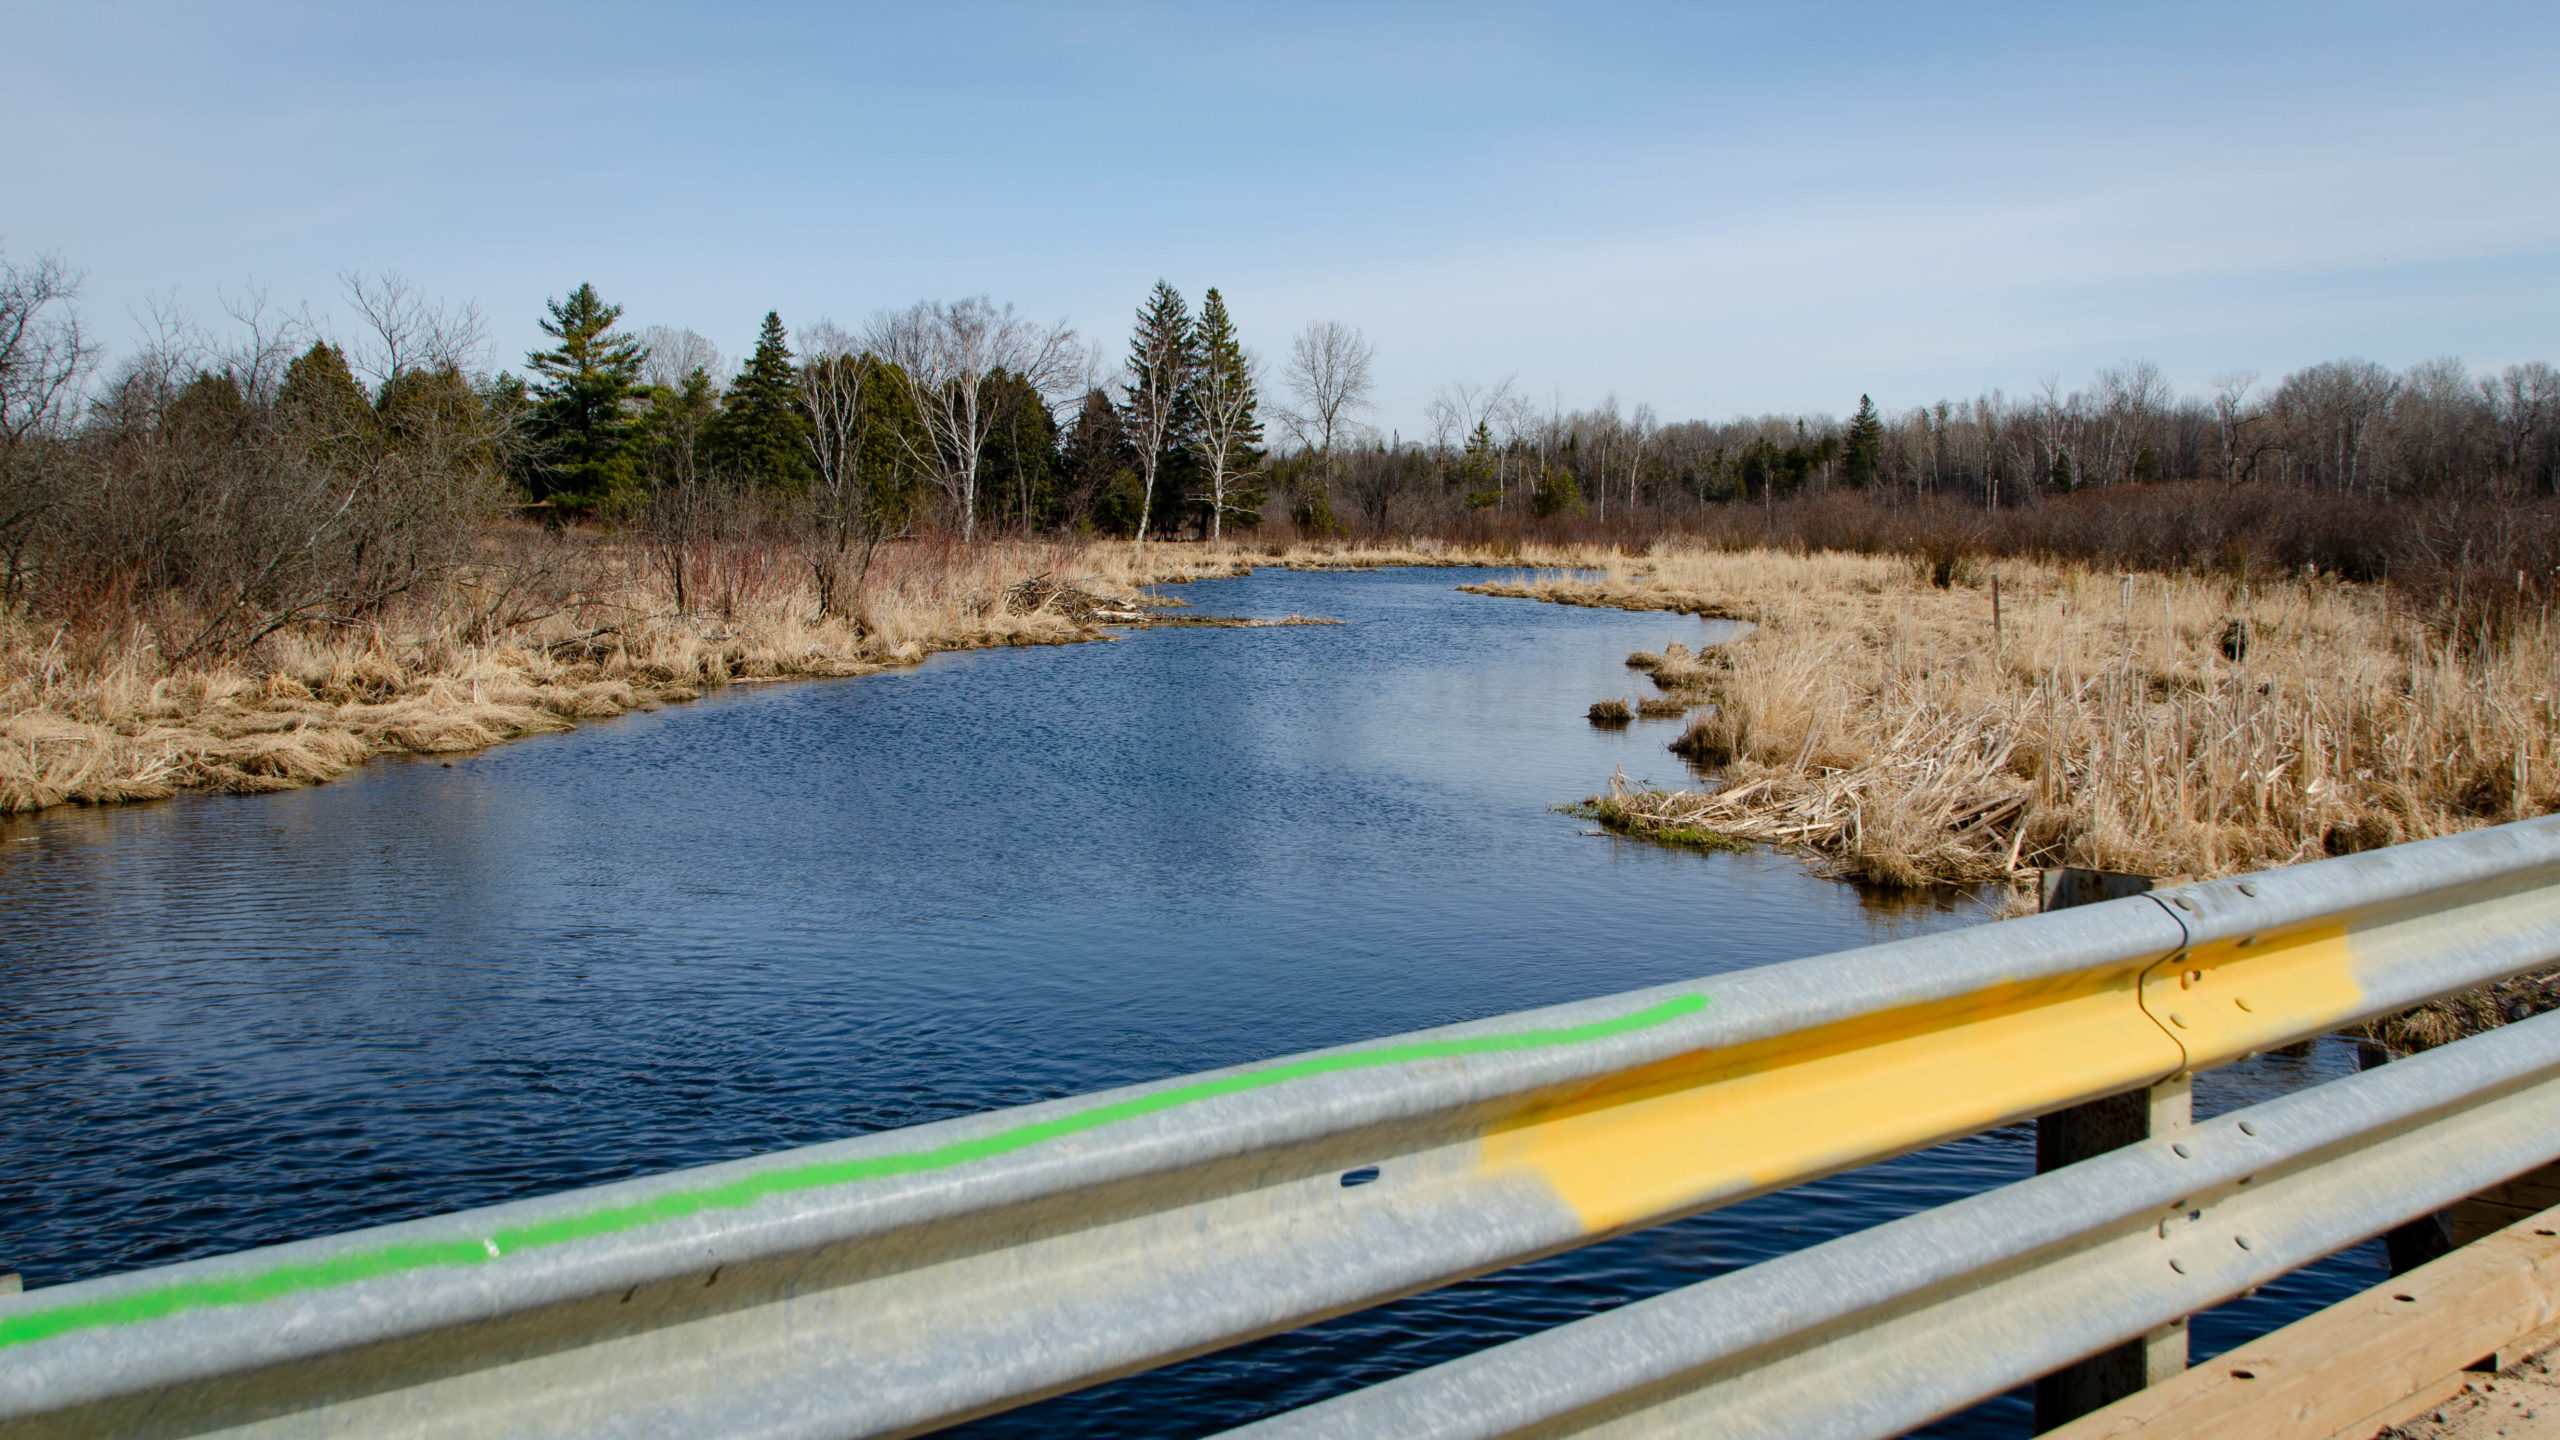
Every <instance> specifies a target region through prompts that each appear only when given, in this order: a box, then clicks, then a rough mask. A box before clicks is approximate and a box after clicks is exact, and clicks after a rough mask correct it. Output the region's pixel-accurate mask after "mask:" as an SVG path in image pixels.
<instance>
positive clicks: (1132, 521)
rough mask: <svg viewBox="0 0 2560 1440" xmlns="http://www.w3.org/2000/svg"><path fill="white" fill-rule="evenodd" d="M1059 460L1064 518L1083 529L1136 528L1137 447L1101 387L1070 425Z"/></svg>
mask: <svg viewBox="0 0 2560 1440" xmlns="http://www.w3.org/2000/svg"><path fill="white" fill-rule="evenodd" d="M1058 466H1059V470H1060V472H1061V478H1062V480H1063V482H1064V486H1065V493H1064V494H1063V495H1061V496H1060V497H1059V500H1060V503H1059V509H1060V510H1061V512H1063V513H1062V514H1061V517H1060V518H1062V519H1064V520H1065V521H1066V522H1067V523H1068V524H1069V525H1072V526H1074V527H1075V529H1076V530H1077V531H1078V532H1079V533H1081V532H1083V531H1086V530H1101V531H1103V532H1104V533H1106V534H1111V535H1129V534H1134V533H1136V531H1137V528H1138V515H1139V511H1140V508H1141V503H1142V502H1141V497H1140V496H1139V494H1138V452H1137V448H1136V447H1135V446H1133V445H1131V444H1130V443H1129V429H1128V427H1127V426H1126V425H1124V424H1122V423H1121V416H1120V409H1119V407H1118V406H1116V405H1113V404H1112V403H1111V396H1110V395H1109V394H1107V393H1106V392H1104V391H1102V390H1100V389H1093V390H1088V391H1086V392H1085V397H1084V405H1083V407H1082V408H1081V409H1080V410H1079V411H1078V412H1077V413H1076V418H1075V423H1074V424H1073V425H1072V426H1070V427H1068V430H1067V436H1066V442H1065V444H1064V445H1062V446H1061V447H1060V451H1059V455H1058Z"/></svg>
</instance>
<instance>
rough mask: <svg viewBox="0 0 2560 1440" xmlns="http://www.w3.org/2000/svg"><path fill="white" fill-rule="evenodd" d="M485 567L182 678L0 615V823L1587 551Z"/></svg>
mask: <svg viewBox="0 0 2560 1440" xmlns="http://www.w3.org/2000/svg"><path fill="white" fill-rule="evenodd" d="M485 548H486V552H487V553H486V557H485V559H484V561H483V563H481V564H480V565H478V566H477V567H475V568H474V569H473V570H472V571H471V572H469V573H467V574H465V575H463V576H461V577H459V578H457V579H456V580H455V581H454V582H453V583H452V584H450V585H449V586H446V587H444V589H442V590H441V591H440V592H439V593H438V594H437V595H436V596H435V597H434V599H433V600H432V601H431V602H427V601H422V602H420V603H418V604H415V605H413V606H411V607H410V608H408V609H407V610H405V611H404V612H402V613H398V614H393V615H387V616H381V617H374V618H371V619H369V620H368V621H367V622H366V623H364V624H361V625H329V626H310V627H304V628H302V629H299V630H293V631H287V632H282V633H279V634H277V635H274V636H271V637H269V638H268V639H267V640H266V641H264V642H262V643H261V644H260V645H259V646H258V647H257V648H256V649H255V650H254V651H253V652H251V653H249V654H246V655H240V656H233V657H228V658H225V659H219V660H213V661H207V662H201V663H195V664H188V665H170V664H165V663H163V662H162V661H161V659H160V657H159V653H158V648H157V636H158V635H160V634H162V633H169V632H171V631H173V630H175V629H177V628H178V627H177V626H176V624H175V617H157V620H158V623H156V624H155V623H154V617H147V616H146V617H137V618H135V619H132V620H129V621H127V622H126V623H124V624H122V625H119V626H116V627H112V628H97V627H93V628H91V629H89V630H87V631H85V632H84V631H83V630H80V629H78V628H75V627H71V626H66V625H62V624H59V623H50V622H47V621H45V620H43V619H42V618H40V617H36V616H31V615H29V614H27V613H26V612H24V611H23V610H20V611H15V612H7V613H0V814H6V813H13V812H24V811H30V810H39V809H43V808H44V807H46V806H49V805H56V804H65V803H73V804H112V803H117V802H122V801H132V800H152V799H160V798H164V797H166V796H169V795H173V794H177V793H179V792H181V791H188V790H211V791H225V792H230V793H235V794H245V793H256V792H260V791H269V790H282V789H290V788H293V787H296V786H300V785H310V784H317V783H319V782H322V781H325V780H328V779H331V778H333V777H335V776H337V775H341V774H344V773H346V772H347V771H348V770H350V769H353V768H354V767H356V766H358V765H361V764H363V763H364V762H365V761H366V760H367V759H370V758H372V757H374V756H377V755H388V754H430V755H432V754H451V753H461V752H467V751H472V750H478V749H482V748H484V747H486V746H489V745H493V744H497V743H499V742H501V741H504V740H511V739H516V738H519V737H521V736H526V735H535V734H542V733H546V732H550V731H557V730H563V729H567V728H569V727H570V726H572V725H574V724H576V723H577V722H578V721H580V720H587V719H597V718H604V717H609V716H614V715H620V714H623V713H625V712H627V711H630V710H634V709H644V708H651V707H655V706H658V705H664V704H670V703H675V702H680V701H684V700H690V699H693V698H695V697H697V696H700V695H702V694H704V693H706V692H708V691H711V690H716V689H718V688H720V687H722V686H725V685H731V684H738V683H745V682H755V681H768V680H788V679H804V678H818V677H825V676H848V675H860V674H866V673H869V672H873V671H878V670H883V669H890V668H895V667H899V666H907V665H915V664H919V663H921V662H922V661H923V660H924V659H925V658H926V657H927V656H930V655H934V654H938V653H942V652H945V651H953V650H970V649H982V648H986V647H989V646H997V645H1053V644H1073V643H1077V642H1081V641H1086V640H1098V639H1103V638H1107V636H1108V635H1109V633H1110V631H1111V630H1112V629H1113V628H1115V627H1122V626H1128V625H1132V624H1151V623H1153V624H1187V625H1199V624H1222V623H1238V622H1232V621H1226V620H1221V619H1217V618H1213V617H1177V616H1174V615H1171V614H1168V613H1166V611H1165V609H1164V608H1163V607H1164V606H1165V604H1166V602H1163V601H1160V600H1157V599H1155V598H1154V597H1151V596H1149V595H1148V594H1147V593H1146V587H1148V586H1153V585H1163V584H1179V583H1184V582H1187V581H1192V580H1202V579H1209V578H1214V577H1219V576H1230V575H1240V574H1244V573H1247V572H1249V571H1250V570H1251V569H1253V568H1254V567H1256V566H1278V567H1281V568H1287V569H1297V570H1364V569H1376V568H1380V567H1384V566H1471V565H1486V564H1494V565H1500V564H1525V565H1531V566H1538V567H1547V568H1563V569H1579V568H1581V567H1586V566H1589V565H1592V564H1595V563H1597V562H1598V560H1599V558H1600V556H1601V555H1602V554H1603V552H1602V551H1600V550H1598V549H1597V548H1592V547H1534V546H1533V547H1529V548H1527V549H1526V550H1523V549H1522V548H1521V547H1519V546H1504V547H1500V548H1498V549H1490V550H1472V549H1468V548H1465V547H1461V546H1456V545H1450V544H1445V543H1439V542H1432V541H1421V542H1413V543H1404V544H1395V545H1374V544H1367V543H1361V542H1353V541H1316V542H1294V543H1289V544H1272V545H1262V544H1250V543H1248V544H1235V543H1228V544H1221V545H1203V544H1193V543H1164V542H1157V543H1154V544H1150V545H1146V546H1139V545H1136V544H1133V543H1130V542H1127V541H1096V542H1091V543H1072V542H1070V543H1038V542H1016V541H995V542H989V543H983V544H977V545H970V546H961V545H957V544H952V543H947V542H941V541H915V542H907V543H901V544H893V545H890V546H886V547H884V548H883V549H882V551H881V552H880V555H879V557H878V559H877V560H876V561H875V563H874V564H873V566H872V568H871V572H870V575H869V577H868V579H867V581H866V583H865V585H864V586H863V590H862V595H861V598H860V601H859V603H858V604H856V605H855V606H854V607H853V611H854V613H852V614H850V615H822V614H819V613H817V605H816V600H815V592H814V590H813V589H812V588H811V587H810V586H809V585H808V584H807V583H805V582H804V579H803V567H802V565H801V563H800V560H799V557H797V556H796V554H794V553H792V552H790V551H789V550H787V549H785V548H778V547H773V546H767V545H761V544H756V543H747V544H741V545H734V546H728V547H722V548H720V549H718V550H717V551H715V552H713V553H705V554H699V555H694V556H691V557H689V558H688V560H687V562H686V564H687V569H686V572H685V573H686V579H687V592H686V595H685V597H684V598H685V603H683V604H679V603H678V597H677V594H676V592H675V589H674V586H673V583H672V571H671V570H670V569H669V568H668V564H667V561H668V557H667V556H665V555H662V554H657V553H653V552H652V551H651V550H649V549H648V548H647V547H646V546H645V545H644V544H642V543H640V542H637V541H632V540H623V539H616V538H610V537H597V536H578V535H567V536H562V535H546V534H543V533H540V532H536V531H532V530H521V531H504V530H502V531H497V532H493V533H492V534H491V535H490V536H489V537H488V543H487V546H486V547H485ZM1259 623H1272V622H1259ZM1281 623H1322V622H1321V621H1317V620H1312V619H1311V617H1304V616H1292V617H1288V620H1287V621H1286V622H1281Z"/></svg>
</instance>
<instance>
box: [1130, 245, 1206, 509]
mask: <svg viewBox="0 0 2560 1440" xmlns="http://www.w3.org/2000/svg"><path fill="white" fill-rule="evenodd" d="M1192 341H1193V336H1192V333H1191V307H1190V306H1188V305H1186V304H1184V303H1183V299H1182V292H1180V291H1178V290H1176V289H1174V288H1173V286H1171V285H1169V284H1167V283H1166V282H1164V281H1162V280H1159V281H1157V282H1156V288H1155V289H1154V290H1153V291H1151V292H1149V293H1148V295H1147V303H1146V304H1144V305H1142V306H1140V307H1138V325H1137V329H1136V330H1134V331H1133V332H1131V334H1130V336H1129V385H1128V388H1127V389H1126V390H1125V391H1124V392H1123V394H1124V396H1125V397H1126V398H1125V400H1124V403H1123V404H1122V406H1121V415H1122V423H1123V424H1124V425H1125V426H1126V427H1127V429H1128V432H1129V439H1130V442H1131V443H1132V444H1134V445H1136V446H1137V448H1138V485H1139V501H1138V504H1139V509H1138V542H1139V543H1140V544H1145V543H1146V539H1147V531H1148V529H1149V528H1150V527H1151V526H1152V525H1153V524H1154V523H1155V521H1156V519H1157V515H1158V510H1159V507H1160V506H1163V508H1167V509H1171V508H1173V507H1174V506H1178V505H1179V504H1180V499H1179V494H1178V492H1177V491H1176V490H1175V489H1174V488H1173V487H1171V486H1168V485H1166V484H1164V483H1163V482H1164V480H1165V479H1166V476H1165V471H1166V469H1167V466H1168V464H1170V465H1171V466H1173V467H1174V468H1177V469H1179V468H1180V466H1181V465H1182V462H1183V457H1184V454H1185V452H1186V451H1187V449H1188V448H1189V447H1188V445H1187V443H1186V442H1187V440H1188V429H1189V425H1190V421H1191V402H1192V398H1193V397H1192V393H1191V390H1192V380H1193V378H1194V372H1195V370H1196V368H1197V362H1198V356H1197V354H1196V353H1195V352H1194V349H1193V344H1192ZM1166 500H1171V501H1172V502H1173V504H1172V505H1171V506H1165V505H1164V502H1165V501H1166Z"/></svg>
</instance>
